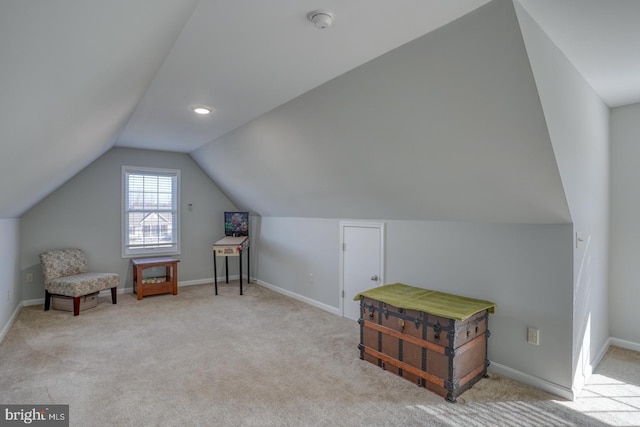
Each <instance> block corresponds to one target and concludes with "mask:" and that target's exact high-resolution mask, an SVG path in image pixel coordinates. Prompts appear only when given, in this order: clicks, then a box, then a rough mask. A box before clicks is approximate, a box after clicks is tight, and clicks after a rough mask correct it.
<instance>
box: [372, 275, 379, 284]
mask: <svg viewBox="0 0 640 427" xmlns="http://www.w3.org/2000/svg"><path fill="white" fill-rule="evenodd" d="M371 280H373V281H374V282H377V281H378V275H377V274H375V275H373V276H371Z"/></svg>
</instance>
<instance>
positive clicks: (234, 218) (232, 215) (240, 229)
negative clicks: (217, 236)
mask: <svg viewBox="0 0 640 427" xmlns="http://www.w3.org/2000/svg"><path fill="white" fill-rule="evenodd" d="M224 235H225V236H234V237H237V236H248V235H249V212H225V213H224Z"/></svg>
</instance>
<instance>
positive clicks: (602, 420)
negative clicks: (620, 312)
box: [0, 283, 640, 427]
mask: <svg viewBox="0 0 640 427" xmlns="http://www.w3.org/2000/svg"><path fill="white" fill-rule="evenodd" d="M219 293H220V295H218V296H215V295H214V294H213V287H212V286H211V285H198V286H189V287H182V288H180V290H179V295H177V296H172V295H158V296H153V297H145V298H144V299H143V300H142V301H137V299H136V297H135V296H134V295H132V294H121V295H119V301H118V304H117V305H115V306H114V305H112V304H111V303H110V300H109V298H108V297H107V296H104V297H101V298H100V304H99V305H98V307H96V308H94V309H91V310H88V311H85V312H82V313H81V314H80V316H79V317H75V318H74V317H73V316H72V314H70V313H67V312H60V311H54V310H52V311H49V312H44V311H43V310H42V307H41V306H33V307H26V308H24V309H23V310H22V311H21V313H20V315H19V316H18V318H17V320H16V322H15V324H14V325H13V327H12V328H11V329H10V331H9V333H8V334H7V335H6V337H5V339H4V340H3V342H2V343H1V344H0V366H1V367H2V373H1V374H0V375H1V376H0V403H4V404H11V403H15V404H25V403H29V404H70V424H71V425H72V426H105V425H109V426H184V425H188V426H212V425H216V426H360V425H364V426H489V425H492V426H525V427H526V426H604V425H632V424H610V423H609V422H608V419H607V415H608V414H607V413H606V411H604V410H603V411H601V412H598V414H596V415H597V416H594V414H593V413H592V412H593V411H592V412H591V413H590V412H589V411H588V410H586V409H585V408H581V407H580V405H581V403H580V400H578V401H577V402H564V401H562V399H560V398H557V397H555V396H552V395H549V394H547V393H544V392H541V391H538V390H536V389H533V388H531V387H528V386H526V385H523V384H520V383H517V382H515V381H513V380H511V379H508V378H505V377H501V376H499V375H497V374H491V376H490V378H488V379H483V380H481V381H480V382H479V383H478V384H476V385H475V386H474V387H473V388H472V389H470V390H468V391H467V392H465V393H463V394H462V395H461V396H460V397H459V398H458V403H457V404H451V403H447V402H445V401H444V399H443V398H442V397H440V396H438V395H436V394H434V393H431V392H429V391H427V390H425V389H422V388H419V387H417V386H415V385H414V384H412V383H410V382H408V381H406V380H404V379H402V378H399V377H397V376H395V375H392V374H390V373H388V372H385V371H383V370H381V369H380V368H378V367H377V366H374V365H372V364H370V363H367V362H365V361H362V360H360V359H359V351H358V349H357V345H358V341H359V327H358V325H357V323H355V322H353V321H350V320H347V319H344V318H341V317H338V316H334V315H332V314H329V313H327V312H324V311H322V310H320V309H317V308H314V307H311V306H309V305H307V304H304V303H302V302H299V301H296V300H293V299H290V298H287V297H284V296H282V295H280V294H277V293H275V292H272V291H270V290H268V289H265V288H263V287H261V286H258V285H255V284H250V285H248V286H246V288H245V295H244V296H240V295H238V286H237V284H233V283H232V284H229V285H224V284H223V285H219ZM616 352H618V350H616ZM616 352H614V353H613V354H608V355H607V358H608V359H611V358H612V359H613V360H614V362H615V359H616V357H617V355H616ZM610 353H611V352H610ZM620 353H621V354H622V355H623V356H622V358H623V359H624V358H626V359H625V360H624V361H623V362H622V364H626V366H623V367H620V368H619V369H620V370H621V371H620V372H618V373H605V374H603V375H605V376H606V375H609V374H611V375H615V376H618V377H620V378H618V379H617V381H620V382H624V381H625V380H624V378H627V377H626V373H625V370H627V369H635V371H636V372H637V371H638V370H639V367H640V359H638V358H637V356H636V353H633V352H624V351H621V352H620ZM605 361H608V360H605ZM613 364H614V365H615V366H619V364H618V365H616V363H613ZM603 365H604V363H603ZM615 369H618V368H615ZM594 377H595V376H594ZM634 381H636V382H635V383H634V384H635V385H634V384H631V385H628V386H629V387H636V389H638V385H640V378H636V379H635V380H634ZM630 390H631V391H630V392H631V393H633V389H632V388H631V389H630ZM638 390H640V389H638ZM635 399H636V400H635V401H634V400H633V399H629V400H628V401H627V403H628V405H629V406H628V408H627V409H629V408H635V410H632V409H629V410H628V413H627V414H625V417H623V419H622V421H616V422H627V421H628V420H632V421H633V420H635V421H638V422H637V423H636V424H638V425H640V404H639V403H640V402H638V401H637V400H638V399H640V393H638V392H636V394H635ZM585 405H586V406H587V407H591V406H589V404H585ZM583 406H584V405H583ZM634 411H635V412H634ZM619 412H620V411H619ZM619 412H616V414H619ZM611 419H614V418H613V417H612V418H611ZM614 420H615V419H614Z"/></svg>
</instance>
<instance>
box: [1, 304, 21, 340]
mask: <svg viewBox="0 0 640 427" xmlns="http://www.w3.org/2000/svg"><path fill="white" fill-rule="evenodd" d="M22 306H23V304H18V305H17V306H16V309H15V310H13V314H12V315H11V317H10V318H9V320H8V321H7V323H6V324H5V325H4V328H2V331H0V343H1V342H2V340H3V339H4V337H5V335H7V333H8V332H9V329H11V327H12V326H13V323H14V322H15V321H16V318H17V317H18V314H20V310H22Z"/></svg>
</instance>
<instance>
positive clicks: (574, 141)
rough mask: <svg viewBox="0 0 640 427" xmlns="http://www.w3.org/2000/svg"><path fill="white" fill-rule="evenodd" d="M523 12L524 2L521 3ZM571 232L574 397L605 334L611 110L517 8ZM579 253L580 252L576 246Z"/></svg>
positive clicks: (602, 347) (602, 345)
mask: <svg viewBox="0 0 640 427" xmlns="http://www.w3.org/2000/svg"><path fill="white" fill-rule="evenodd" d="M522 3H523V4H524V5H525V9H526V4H527V3H528V1H523V2H522ZM516 11H517V13H518V17H519V20H520V25H521V28H522V32H523V36H524V40H525V45H526V47H527V53H528V55H529V58H530V60H531V67H532V69H533V74H534V76H535V78H536V84H537V86H538V92H539V94H540V100H541V102H542V109H543V111H544V115H545V119H546V122H547V126H548V128H549V135H550V137H551V142H552V145H553V150H554V153H555V157H556V160H557V162H558V169H559V171H560V177H561V178H562V185H563V187H564V190H565V194H566V197H567V202H568V204H569V210H570V211H571V218H572V219H573V224H574V232H576V233H580V234H581V235H582V238H583V242H577V243H578V244H577V245H574V248H575V249H574V255H573V280H574V289H573V300H574V304H573V324H574V325H573V331H574V334H573V371H574V388H575V389H576V390H579V389H580V388H581V387H582V385H583V384H584V381H585V379H586V378H587V377H588V376H589V375H590V373H591V371H592V369H593V368H594V367H595V365H596V364H597V363H598V361H599V359H600V358H601V357H602V356H603V351H604V350H606V344H607V343H608V338H609V335H610V331H609V304H608V295H609V294H608V292H609V290H608V286H609V277H608V275H609V182H610V175H609V174H610V165H609V157H610V143H609V109H608V107H607V106H606V105H605V104H604V103H603V102H602V100H601V99H600V98H599V97H598V96H597V95H596V93H595V92H594V91H593V89H592V88H591V87H590V86H589V84H588V83H587V82H586V81H585V80H584V78H583V77H582V76H581V75H580V74H579V73H578V72H577V71H576V69H575V68H574V67H573V65H572V64H571V63H570V62H569V61H568V60H567V58H566V57H565V56H564V55H563V54H562V53H561V52H560V51H559V50H558V48H557V47H556V46H555V45H554V44H553V42H552V41H551V40H550V39H549V38H548V36H547V35H546V34H545V33H544V32H543V31H542V30H541V29H540V27H539V26H538V25H537V24H536V23H535V22H534V21H533V20H532V19H531V17H530V16H529V15H528V14H527V13H526V12H525V10H523V8H521V7H520V5H519V3H517V2H516ZM576 246H577V247H576Z"/></svg>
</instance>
